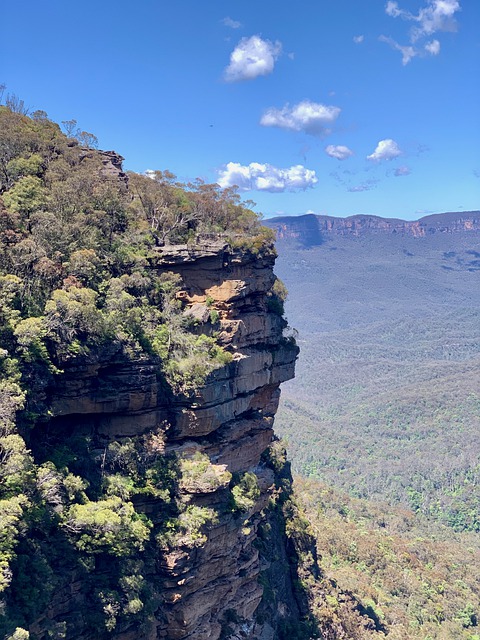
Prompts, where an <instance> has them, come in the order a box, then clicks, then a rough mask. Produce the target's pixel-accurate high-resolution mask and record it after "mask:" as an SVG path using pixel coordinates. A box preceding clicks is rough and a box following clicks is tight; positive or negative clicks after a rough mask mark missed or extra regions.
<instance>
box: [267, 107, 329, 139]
mask: <svg viewBox="0 0 480 640" xmlns="http://www.w3.org/2000/svg"><path fill="white" fill-rule="evenodd" d="M340 111H341V110H340V108H339V107H333V106H326V105H324V104H320V103H318V102H311V101H310V100H303V101H302V102H299V103H298V104H295V105H293V106H292V107H290V105H288V104H287V105H285V106H284V107H283V108H282V109H276V108H275V107H271V108H270V109H267V110H266V111H265V113H264V114H263V115H262V117H261V119H260V124H261V125H262V126H264V127H280V128H281V129H288V130H290V131H304V132H305V133H309V134H310V135H314V136H318V135H327V134H328V133H330V129H329V128H328V126H329V125H331V124H333V123H334V122H335V120H336V119H337V118H338V116H339V114H340Z"/></svg>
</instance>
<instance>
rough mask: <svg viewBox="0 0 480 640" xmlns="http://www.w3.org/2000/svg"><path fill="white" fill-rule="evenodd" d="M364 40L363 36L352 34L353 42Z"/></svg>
mask: <svg viewBox="0 0 480 640" xmlns="http://www.w3.org/2000/svg"><path fill="white" fill-rule="evenodd" d="M364 40H365V36H354V37H353V41H354V42H355V44H361V43H362V42H363V41H364Z"/></svg>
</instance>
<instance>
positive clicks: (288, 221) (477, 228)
mask: <svg viewBox="0 0 480 640" xmlns="http://www.w3.org/2000/svg"><path fill="white" fill-rule="evenodd" d="M266 224H267V225H268V226H269V227H271V228H272V229H275V230H276V232H277V237H278V239H279V240H289V239H290V240H291V239H293V240H297V241H299V242H301V243H302V244H303V245H304V246H314V245H319V244H321V243H322V241H323V239H324V238H328V237H334V236H349V235H351V236H362V235H365V234H399V235H407V236H413V237H416V238H418V237H424V236H427V235H431V234H435V233H456V232H462V231H465V232H477V233H478V232H480V212H478V211H465V212H462V213H442V214H437V215H431V216H426V217H424V218H420V220H412V221H410V220H400V219H395V218H381V217H379V216H369V215H355V216H350V217H348V218H334V217H331V216H316V215H313V214H307V215H304V216H298V217H295V216H288V217H287V216H286V217H281V218H272V219H271V220H267V221H266Z"/></svg>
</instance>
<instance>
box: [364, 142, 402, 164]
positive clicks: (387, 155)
mask: <svg viewBox="0 0 480 640" xmlns="http://www.w3.org/2000/svg"><path fill="white" fill-rule="evenodd" d="M401 154H402V152H401V151H400V149H399V147H398V144H397V143H396V142H395V140H392V139H391V138H387V139H386V140H380V142H379V143H378V144H377V147H376V149H375V151H374V152H373V153H372V154H370V155H369V156H367V160H373V161H375V162H381V161H382V160H393V159H394V158H397V157H398V156H400V155H401Z"/></svg>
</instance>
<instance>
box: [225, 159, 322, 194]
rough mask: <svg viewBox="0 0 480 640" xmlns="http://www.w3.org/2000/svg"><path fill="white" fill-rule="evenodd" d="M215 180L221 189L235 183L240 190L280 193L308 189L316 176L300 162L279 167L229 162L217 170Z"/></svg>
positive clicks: (315, 180) (312, 184)
mask: <svg viewBox="0 0 480 640" xmlns="http://www.w3.org/2000/svg"><path fill="white" fill-rule="evenodd" d="M217 182H218V184H219V185H220V186H221V187H222V188H223V189H225V188H227V187H232V186H234V185H236V186H237V187H238V188H239V189H240V191H252V190H257V191H270V192H272V193H281V192H283V191H304V190H305V189H309V188H311V187H313V186H314V185H315V184H316V183H317V182H318V178H317V176H316V175H315V171H313V170H311V169H306V168H305V167H304V166H303V165H301V164H297V165H295V166H293V167H289V168H288V169H280V168H278V167H274V166H273V165H271V164H260V163H259V162H251V163H250V164H249V165H241V164H240V163H238V162H229V163H228V164H227V165H226V167H225V168H224V169H221V170H220V171H219V178H218V180H217Z"/></svg>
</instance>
